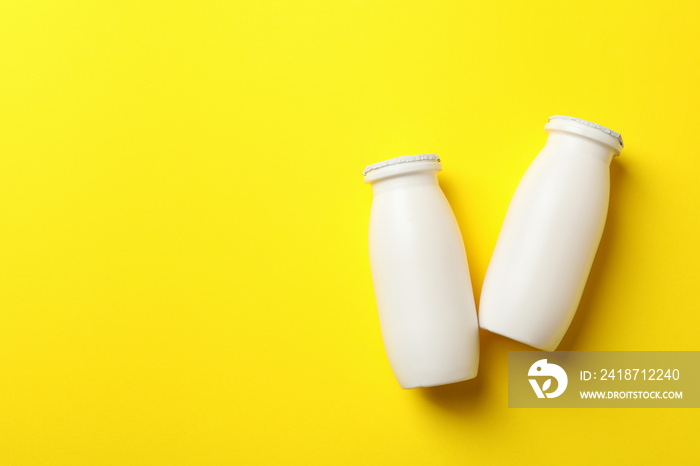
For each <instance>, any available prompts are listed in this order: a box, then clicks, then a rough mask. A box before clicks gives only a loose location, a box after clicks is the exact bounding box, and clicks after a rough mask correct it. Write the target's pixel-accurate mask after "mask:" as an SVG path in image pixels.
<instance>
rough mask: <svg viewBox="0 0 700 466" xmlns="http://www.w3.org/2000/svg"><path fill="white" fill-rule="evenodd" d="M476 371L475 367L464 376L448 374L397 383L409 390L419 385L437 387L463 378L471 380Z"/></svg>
mask: <svg viewBox="0 0 700 466" xmlns="http://www.w3.org/2000/svg"><path fill="white" fill-rule="evenodd" d="M478 372H479V371H478V369H477V370H475V371H474V372H473V373H471V374H467V375H466V376H464V375H461V376H450V377H444V378H435V379H432V380H426V381H421V382H409V383H401V382H399V385H401V388H403V389H404V390H411V389H413V388H421V387H437V386H440V385H448V384H451V383H457V382H464V381H465V380H471V379H473V378H475V377H476V376H477V374H478Z"/></svg>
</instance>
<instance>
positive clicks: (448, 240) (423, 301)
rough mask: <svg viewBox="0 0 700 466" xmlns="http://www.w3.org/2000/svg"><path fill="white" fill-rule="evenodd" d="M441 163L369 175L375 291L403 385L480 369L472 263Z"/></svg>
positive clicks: (438, 380)
mask: <svg viewBox="0 0 700 466" xmlns="http://www.w3.org/2000/svg"><path fill="white" fill-rule="evenodd" d="M397 170H398V171H399V173H394V172H396V171H397ZM439 170H440V164H439V161H434V160H421V161H414V162H411V163H406V164H400V165H393V166H388V167H385V168H380V169H378V170H376V171H374V172H372V173H370V174H368V175H366V181H367V182H370V183H371V184H372V192H373V201H372V210H371V214H370V226H369V255H370V268H371V271H372V280H373V283H374V292H375V296H376V300H377V308H378V311H379V320H380V326H381V331H382V338H383V340H384V346H385V349H386V353H387V356H388V358H389V363H390V365H391V367H392V370H393V372H394V375H395V376H396V379H397V380H398V382H399V384H400V385H401V386H402V387H403V388H414V387H419V386H432V385H442V384H446V383H452V382H458V381H460V380H466V379H470V378H472V377H474V376H476V373H477V370H478V355H479V347H478V338H479V334H478V322H477V318H476V307H475V303H474V295H473V292H472V286H471V281H470V277H469V268H468V266H467V260H466V253H465V250H464V243H463V241H462V236H461V233H460V230H459V226H458V224H457V221H456V219H455V217H454V214H453V212H452V209H451V208H450V205H449V203H448V201H447V199H446V198H445V195H444V194H443V192H442V190H441V189H440V186H439V185H438V181H437V172H438V171H439ZM383 172H384V173H383ZM370 175H372V177H371V179H369V180H368V178H370ZM383 175H387V176H383Z"/></svg>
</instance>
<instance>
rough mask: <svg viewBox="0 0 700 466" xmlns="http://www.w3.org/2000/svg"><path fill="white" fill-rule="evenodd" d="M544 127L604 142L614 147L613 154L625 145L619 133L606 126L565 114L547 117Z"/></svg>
mask: <svg viewBox="0 0 700 466" xmlns="http://www.w3.org/2000/svg"><path fill="white" fill-rule="evenodd" d="M544 129H555V130H560V131H568V132H571V133H574V134H579V135H581V136H585V137H588V138H591V139H594V140H596V141H598V142H601V143H603V144H606V145H608V146H610V147H612V148H613V149H615V155H620V152H621V151H622V148H623V147H625V145H624V143H623V142H622V136H621V135H620V133H618V132H616V131H613V130H611V129H610V128H606V127H605V126H602V125H599V124H597V123H593V122H591V121H586V120H582V119H580V118H574V117H570V116H565V115H554V116H551V117H549V120H548V121H547V124H546V125H544Z"/></svg>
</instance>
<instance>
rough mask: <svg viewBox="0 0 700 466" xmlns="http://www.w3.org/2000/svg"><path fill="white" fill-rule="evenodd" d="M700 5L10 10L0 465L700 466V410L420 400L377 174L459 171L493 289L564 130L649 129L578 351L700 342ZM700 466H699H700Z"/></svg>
mask: <svg viewBox="0 0 700 466" xmlns="http://www.w3.org/2000/svg"><path fill="white" fill-rule="evenodd" d="M698 24H700V6H698V4H697V2H694V1H686V2H643V1H639V0H635V1H615V2H612V1H586V2H581V1H548V2H533V1H522V2H504V3H502V4H498V3H497V2H457V1H455V2H437V1H432V2H427V1H426V2H406V1H392V2H371V1H359V2H358V1H352V2H351V1H348V2H321V1H318V2H308V1H307V2H283V1H278V2H260V1H249V2H232V1H221V2H213V1H206V2H203V1H202V2H195V1H191V2H185V1H172V0H171V1H159V2H142V1H104V0H100V1H94V2H88V1H63V2H49V1H45V2H38V1H9V0H8V1H3V2H2V3H0V464H2V465H117V464H118V465H125V464H128V465H154V464H164V465H165V464H167V465H209V464H273V463H276V464H428V463H440V464H472V463H474V462H487V461H488V462H489V464H500V463H505V462H506V461H508V462H528V463H529V462H533V463H536V464H543V463H545V464H546V463H547V462H549V461H553V460H556V459H562V460H565V461H567V462H575V463H577V462H584V461H588V462H593V463H616V462H617V463H626V462H630V461H635V462H638V463H647V462H652V461H659V462H662V463H665V462H676V463H681V464H682V463H693V462H695V463H696V462H697V461H698V457H697V438H698V433H699V431H698V427H697V421H698V413H697V411H696V410H692V409H688V410H653V409H646V410H613V409H610V410H595V409H582V410H544V409H543V410H516V409H508V408H507V386H506V374H507V366H506V362H507V351H509V350H524V349H527V348H526V347H525V346H522V345H520V344H517V343H515V342H512V341H509V340H506V339H504V338H502V337H498V336H495V335H491V334H487V333H483V332H482V335H481V337H482V340H481V350H482V356H481V368H480V373H479V376H478V378H477V379H475V380H473V381H469V382H465V383H460V384H455V385H451V386H445V387H442V388H434V389H418V390H412V391H403V390H401V389H400V388H399V387H398V385H397V383H396V382H395V381H394V379H393V376H392V374H391V371H390V368H389V365H388V363H387V360H386V357H385V355H384V350H383V347H382V342H381V336H380V332H379V325H378V320H377V315H376V309H375V303H374V295H373V291H372V283H371V278H370V272H369V264H368V258H367V246H366V241H367V238H366V236H367V224H368V217H369V209H370V204H371V199H372V197H371V189H370V188H369V186H367V185H364V184H363V179H362V176H361V172H362V169H363V167H364V166H365V165H366V164H368V163H371V162H376V161H379V160H383V159H386V158H390V157H395V156H398V155H404V154H417V153H423V152H434V153H437V154H439V155H440V156H441V157H442V158H443V161H444V171H443V173H442V174H441V175H440V181H441V184H442V186H443V189H444V190H445V192H446V194H447V196H448V198H449V200H450V202H451V204H452V206H453V208H454V210H455V213H456V215H457V218H458V220H459V223H460V226H461V228H462V233H463V235H464V240H465V244H466V249H467V254H468V256H469V261H470V269H471V273H472V280H473V285H474V289H475V293H476V295H477V298H478V295H479V292H480V289H481V284H482V280H483V276H484V273H485V271H486V267H487V264H488V260H489V257H490V255H491V252H492V250H493V246H494V244H495V242H496V238H497V235H498V231H499V228H500V225H501V222H502V220H503V216H504V214H505V210H506V208H507V205H508V202H509V200H510V197H511V195H512V193H513V190H514V189H515V187H516V185H517V183H518V181H519V179H520V177H521V176H522V174H523V172H524V171H525V169H526V168H527V166H528V164H529V163H530V162H531V160H532V159H533V158H534V157H535V155H536V154H537V152H538V151H539V150H540V148H541V147H542V146H543V144H544V142H545V139H546V135H545V133H544V132H543V130H542V128H543V126H544V124H545V122H546V120H547V117H548V116H550V115H552V114H567V115H573V116H577V117H580V118H585V119H590V120H592V121H595V122H597V123H600V124H603V125H606V126H609V127H611V128H613V129H614V130H616V131H619V132H621V133H622V134H623V136H624V138H625V142H626V145H627V147H626V148H625V150H624V151H623V153H622V156H621V157H619V158H617V159H615V160H614V161H613V163H612V168H611V171H612V192H611V194H612V198H611V204H610V214H609V220H608V224H607V227H606V231H605V233H604V236H603V239H602V243H601V247H600V250H599V253H598V256H597V258H596V262H595V264H594V267H593V271H592V274H591V278H590V280H589V283H588V286H587V289H586V292H585V295H584V297H583V301H582V304H581V307H580V309H579V313H578V314H577V317H576V319H575V321H574V324H573V326H572V329H571V330H570V332H569V333H568V334H567V336H566V338H565V341H564V343H563V344H562V346H560V349H569V350H698V349H700V347H699V346H698V335H699V334H700V313H699V312H698V310H699V305H700V291H699V289H698V282H699V279H700V272H699V267H698V259H699V258H700V241H699V239H698V233H699V232H700V228H699V227H700V220H699V218H698V206H700V187H699V186H698V174H699V170H700V159H699V158H698V147H700V131H699V128H698V127H699V124H700V114H699V113H698V108H700V87H699V86H698V83H699V82H700V81H699V80H700V27H698ZM696 464H697V463H696Z"/></svg>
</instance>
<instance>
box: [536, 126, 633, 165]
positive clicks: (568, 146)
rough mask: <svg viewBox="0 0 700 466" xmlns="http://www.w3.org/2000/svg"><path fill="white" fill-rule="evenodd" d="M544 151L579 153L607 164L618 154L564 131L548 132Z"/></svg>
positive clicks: (592, 141) (590, 140) (609, 148)
mask: <svg viewBox="0 0 700 466" xmlns="http://www.w3.org/2000/svg"><path fill="white" fill-rule="evenodd" d="M545 149H547V150H553V151H555V152H557V153H562V152H565V153H581V154H585V155H586V156H588V157H597V158H599V159H600V160H601V161H603V162H605V163H607V164H610V162H611V161H612V158H613V157H614V156H615V155H617V154H618V153H619V152H617V151H616V150H615V149H613V148H612V147H610V146H608V145H607V144H603V143H602V142H599V141H596V140H594V139H590V138H587V137H585V136H581V135H578V134H573V133H568V132H564V131H549V136H548V137H547V143H546V144H545Z"/></svg>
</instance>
